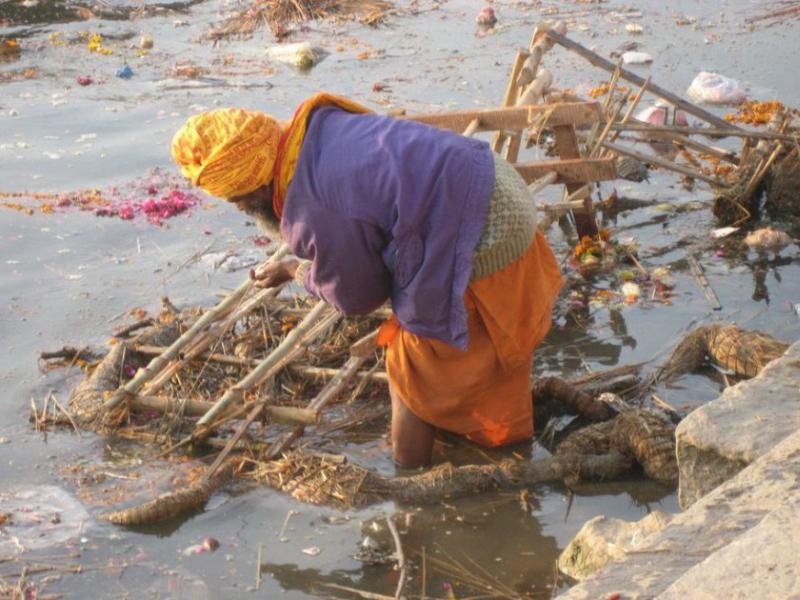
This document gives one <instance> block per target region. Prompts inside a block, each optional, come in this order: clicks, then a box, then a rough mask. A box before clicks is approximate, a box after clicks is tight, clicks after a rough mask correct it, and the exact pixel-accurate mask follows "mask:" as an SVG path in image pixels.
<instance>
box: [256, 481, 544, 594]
mask: <svg viewBox="0 0 800 600" xmlns="http://www.w3.org/2000/svg"><path fill="white" fill-rule="evenodd" d="M538 511H539V506H538V502H537V501H536V498H535V497H534V496H533V495H532V494H530V495H529V494H527V493H525V494H521V493H520V492H513V493H500V494H492V495H482V496H479V497H475V498H465V499H459V500H452V501H444V502H441V503H440V504H437V505H431V506H426V507H424V508H421V507H415V508H408V509H407V510H403V511H401V512H398V513H397V514H396V515H395V522H396V523H397V526H398V531H399V533H400V538H401V543H402V547H403V552H404V554H405V557H406V560H407V563H408V578H407V583H406V588H405V589H406V594H407V595H411V596H413V595H416V594H420V595H421V594H423V593H425V594H428V595H431V596H434V597H441V596H442V595H443V590H444V589H445V586H446V585H451V586H452V587H453V591H454V592H455V595H456V597H458V598H461V597H464V596H468V595H474V594H476V593H477V594H492V593H497V592H500V593H502V594H503V595H504V596H508V595H514V596H524V595H526V594H528V595H529V596H530V597H536V596H539V595H547V596H549V593H550V592H549V589H548V588H545V586H544V585H543V584H542V582H543V581H552V579H553V564H554V561H555V559H556V557H557V556H558V551H559V549H558V545H557V542H556V540H555V538H554V537H552V536H549V535H544V534H543V533H542V527H541V525H540V523H539V520H538V518H537V514H536V513H537V512H538ZM362 536H363V537H362V540H363V539H366V538H369V539H370V543H371V544H375V545H376V546H380V547H385V548H387V549H388V550H389V554H391V552H392V551H393V550H394V544H393V542H392V539H391V535H390V534H389V533H388V530H387V527H386V526H385V518H384V517H383V516H380V517H376V518H375V519H370V520H367V521H365V522H364V524H363V526H362ZM356 550H357V548H353V553H354V554H355V552H356ZM423 556H424V561H423ZM423 562H424V571H425V589H424V590H423V587H422V572H423ZM262 572H263V573H268V574H269V575H270V576H271V577H272V578H273V579H275V580H276V582H278V583H279V584H280V585H281V587H282V588H283V589H285V590H299V591H303V592H306V593H309V594H320V593H326V592H327V593H332V592H333V591H334V590H333V589H332V588H331V587H327V586H330V585H331V584H332V585H338V586H345V587H350V588H358V589H360V590H364V591H369V592H373V593H377V594H386V595H390V596H392V595H394V593H395V589H396V586H397V581H398V572H397V571H396V570H395V568H394V562H393V561H390V562H389V563H387V564H382V565H381V564H379V565H364V566H363V567H361V568H358V569H335V570H332V571H329V572H323V571H322V570H320V569H316V568H301V567H298V566H297V565H294V564H287V563H265V564H263V565H262Z"/></svg>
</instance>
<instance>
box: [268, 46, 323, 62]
mask: <svg viewBox="0 0 800 600" xmlns="http://www.w3.org/2000/svg"><path fill="white" fill-rule="evenodd" d="M327 55H328V53H327V52H326V51H325V50H323V49H322V48H317V47H314V46H312V45H311V44H310V43H309V42H298V43H296V44H278V45H276V46H272V47H270V48H267V57H269V59H270V60H274V61H277V62H282V63H284V64H287V65H291V66H293V67H296V68H298V69H310V68H311V67H313V66H314V65H316V64H317V63H319V62H320V61H321V60H322V59H323V58H325V57H326V56H327Z"/></svg>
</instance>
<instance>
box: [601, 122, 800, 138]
mask: <svg viewBox="0 0 800 600" xmlns="http://www.w3.org/2000/svg"><path fill="white" fill-rule="evenodd" d="M613 129H621V130H623V131H648V132H654V133H655V132H666V133H677V134H680V135H687V136H688V135H704V136H706V137H740V138H753V139H764V140H780V141H783V142H796V141H798V140H800V136H798V135H791V134H787V133H775V132H771V131H754V130H752V129H729V128H727V129H725V128H715V127H683V126H681V125H650V124H649V123H641V122H636V123H626V124H624V125H623V124H621V123H615V124H614V127H613Z"/></svg>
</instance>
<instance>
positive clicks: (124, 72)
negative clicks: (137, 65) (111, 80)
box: [117, 65, 133, 79]
mask: <svg viewBox="0 0 800 600" xmlns="http://www.w3.org/2000/svg"><path fill="white" fill-rule="evenodd" d="M117 77H119V78H120V79H130V78H131V77H133V69H131V68H130V67H129V66H128V65H124V66H123V67H122V68H120V69H119V70H118V71H117Z"/></svg>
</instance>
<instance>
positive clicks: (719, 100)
mask: <svg viewBox="0 0 800 600" xmlns="http://www.w3.org/2000/svg"><path fill="white" fill-rule="evenodd" d="M686 93H687V94H688V95H689V97H690V98H691V99H692V100H694V101H695V102H706V103H708V104H741V103H742V102H744V101H745V100H747V94H745V91H744V90H743V89H742V87H741V86H740V85H739V82H737V81H736V80H734V79H730V78H728V77H725V76H724V75H720V74H719V73H709V72H708V71H701V72H700V73H698V74H697V77H695V78H694V81H692V83H691V85H690V86H689V89H687V90H686Z"/></svg>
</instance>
